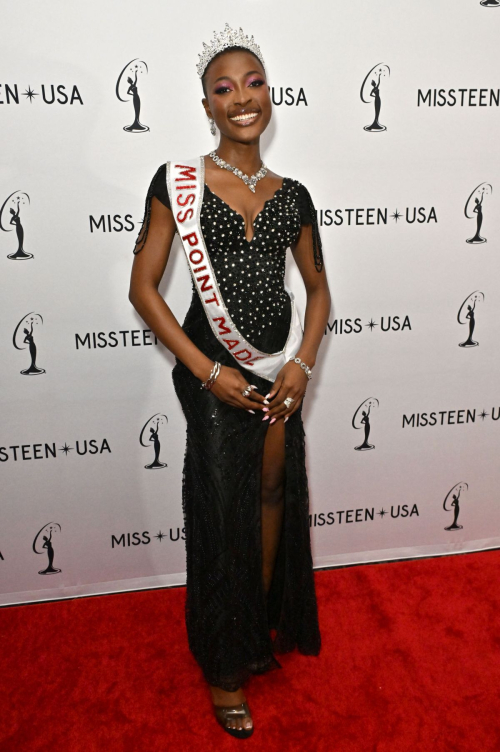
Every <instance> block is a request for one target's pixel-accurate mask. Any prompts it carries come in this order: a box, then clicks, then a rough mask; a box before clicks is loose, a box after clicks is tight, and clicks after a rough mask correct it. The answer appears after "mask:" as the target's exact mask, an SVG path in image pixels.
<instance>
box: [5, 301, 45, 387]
mask: <svg viewBox="0 0 500 752" xmlns="http://www.w3.org/2000/svg"><path fill="white" fill-rule="evenodd" d="M42 324H43V319H42V317H41V316H40V314H39V313H35V312H34V311H32V312H31V313H27V314H26V316H23V318H22V319H21V321H20V322H19V324H18V325H17V326H16V328H15V330H14V336H13V338H12V342H13V344H14V347H15V348H16V350H26V349H27V348H28V349H29V351H30V356H31V363H30V365H29V367H28V368H25V369H24V370H22V371H20V373H22V375H23V376H40V374H42V373H45V369H44V368H39V367H38V366H37V365H36V363H35V361H36V356H37V346H36V343H35V334H37V333H38V331H37V330H38V329H39V328H40V327H41V326H42Z"/></svg>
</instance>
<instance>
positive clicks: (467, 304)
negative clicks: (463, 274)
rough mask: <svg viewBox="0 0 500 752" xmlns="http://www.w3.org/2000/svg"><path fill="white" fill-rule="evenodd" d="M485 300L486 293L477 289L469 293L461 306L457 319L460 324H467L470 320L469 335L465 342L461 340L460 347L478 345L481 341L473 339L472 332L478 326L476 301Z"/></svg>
mask: <svg viewBox="0 0 500 752" xmlns="http://www.w3.org/2000/svg"><path fill="white" fill-rule="evenodd" d="M483 300H484V293H483V292H480V291H479V290H476V291H475V292H472V293H471V294H470V295H468V296H467V297H466V298H465V300H464V302H463V303H462V305H461V306H460V308H459V311H458V315H457V321H458V323H459V324H466V323H467V322H469V336H468V338H467V339H466V340H465V342H460V343H459V345H458V346H459V347H477V346H478V345H479V342H476V341H475V340H473V339H472V334H473V332H474V329H475V327H476V314H475V309H476V303H478V302H479V303H480V302H482V301H483Z"/></svg>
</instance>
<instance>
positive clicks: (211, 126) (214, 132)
mask: <svg viewBox="0 0 500 752" xmlns="http://www.w3.org/2000/svg"><path fill="white" fill-rule="evenodd" d="M207 117H208V115H207ZM208 123H209V125H210V133H211V134H212V136H215V134H216V130H215V120H214V119H213V118H211V117H209V118H208Z"/></svg>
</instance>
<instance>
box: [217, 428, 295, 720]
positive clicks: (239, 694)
mask: <svg viewBox="0 0 500 752" xmlns="http://www.w3.org/2000/svg"><path fill="white" fill-rule="evenodd" d="M284 478H285V426H284V423H283V421H282V420H279V421H276V423H273V425H272V426H269V427H268V429H267V432H266V438H265V441H264V452H263V456H262V476H261V529H262V577H263V583H264V591H265V592H266V593H268V592H269V588H270V586H271V582H272V578H273V572H274V563H275V561H276V554H277V551H278V545H279V542H280V536H281V526H282V520H283V511H284V505H285V493H284ZM210 690H211V693H212V700H213V702H214V704H216V705H236V704H238V703H240V702H243V701H244V700H245V699H246V698H245V694H244V692H243V690H242V689H241V687H240V689H238V690H236V692H226V691H225V690H223V689H220V688H219V687H213V686H211V687H210ZM229 725H230V726H231V727H232V728H237V729H240V728H251V726H252V721H251V719H249V718H244V719H240V718H235V719H234V720H231V721H230V722H229Z"/></svg>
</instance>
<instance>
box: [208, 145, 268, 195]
mask: <svg viewBox="0 0 500 752" xmlns="http://www.w3.org/2000/svg"><path fill="white" fill-rule="evenodd" d="M208 156H209V157H212V159H213V160H214V162H215V164H216V165H219V167H221V168H222V169H225V170H229V171H230V172H232V173H233V174H234V175H236V177H237V178H241V179H242V180H243V182H244V183H245V184H246V185H248V187H249V188H250V190H251V191H252V193H255V186H256V184H257V182H258V181H259V180H262V178H263V177H265V176H266V175H267V167H266V165H265V164H264V162H262V161H261V165H260V170H259V171H258V172H256V173H255V175H251V176H250V177H248V175H244V174H243V173H242V171H241V170H238V168H237V167H233V165H230V164H228V163H227V162H224V160H223V159H222V158H221V157H219V155H218V154H216V152H215V151H211V152H210V154H209V155H208Z"/></svg>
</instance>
